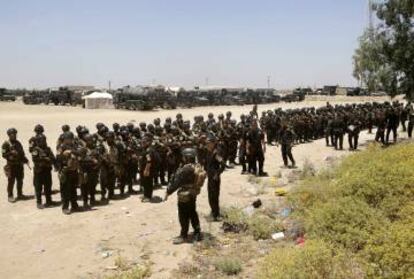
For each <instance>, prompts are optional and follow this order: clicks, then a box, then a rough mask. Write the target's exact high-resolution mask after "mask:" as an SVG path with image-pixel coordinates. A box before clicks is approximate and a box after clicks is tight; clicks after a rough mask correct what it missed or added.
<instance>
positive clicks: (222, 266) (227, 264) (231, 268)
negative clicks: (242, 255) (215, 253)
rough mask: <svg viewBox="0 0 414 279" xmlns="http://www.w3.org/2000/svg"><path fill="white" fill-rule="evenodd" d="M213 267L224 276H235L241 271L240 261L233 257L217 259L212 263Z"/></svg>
mask: <svg viewBox="0 0 414 279" xmlns="http://www.w3.org/2000/svg"><path fill="white" fill-rule="evenodd" d="M214 266H215V267H216V269H217V270H219V271H221V272H223V273H224V274H226V275H236V274H238V273H240V272H241V271H242V269H243V267H242V262H241V260H240V259H238V258H233V257H221V258H218V259H216V261H215V262H214Z"/></svg>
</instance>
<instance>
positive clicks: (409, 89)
mask: <svg viewBox="0 0 414 279" xmlns="http://www.w3.org/2000/svg"><path fill="white" fill-rule="evenodd" d="M373 8H374V10H375V11H376V15H377V17H378V19H379V24H378V25H377V27H376V28H375V29H374V30H372V29H371V28H369V29H367V30H366V31H365V33H364V34H363V35H362V36H361V38H360V45H359V47H358V49H356V51H355V55H354V76H355V77H356V78H357V79H358V80H360V81H362V82H363V83H364V84H365V85H366V86H367V87H368V89H369V90H376V89H378V88H381V89H383V90H385V91H386V92H387V93H388V94H389V95H391V96H395V95H396V94H405V95H406V96H407V97H408V98H409V99H414V63H413V61H414V1H413V0H386V1H383V2H382V3H381V4H376V5H374V6H373Z"/></svg>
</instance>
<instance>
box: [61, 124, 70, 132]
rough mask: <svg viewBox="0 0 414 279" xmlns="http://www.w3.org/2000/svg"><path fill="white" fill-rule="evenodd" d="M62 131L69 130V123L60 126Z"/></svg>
mask: <svg viewBox="0 0 414 279" xmlns="http://www.w3.org/2000/svg"><path fill="white" fill-rule="evenodd" d="M62 131H63V132H69V131H70V127H69V125H67V124H65V125H63V126H62Z"/></svg>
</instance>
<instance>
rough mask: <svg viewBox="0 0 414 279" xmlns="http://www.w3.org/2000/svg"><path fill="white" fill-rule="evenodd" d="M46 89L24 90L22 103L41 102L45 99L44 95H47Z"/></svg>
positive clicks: (35, 103) (32, 103)
mask: <svg viewBox="0 0 414 279" xmlns="http://www.w3.org/2000/svg"><path fill="white" fill-rule="evenodd" d="M47 94H48V92H47V91H36V90H33V91H32V92H26V93H25V94H24V95H23V103H24V104H26V105H38V104H42V103H44V101H45V97H46V96H47Z"/></svg>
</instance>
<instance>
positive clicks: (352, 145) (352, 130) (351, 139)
mask: <svg viewBox="0 0 414 279" xmlns="http://www.w3.org/2000/svg"><path fill="white" fill-rule="evenodd" d="M360 126H361V124H360V123H359V121H357V120H353V121H352V122H351V125H349V126H348V128H347V132H348V143H349V150H357V149H358V139H359V132H360Z"/></svg>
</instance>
